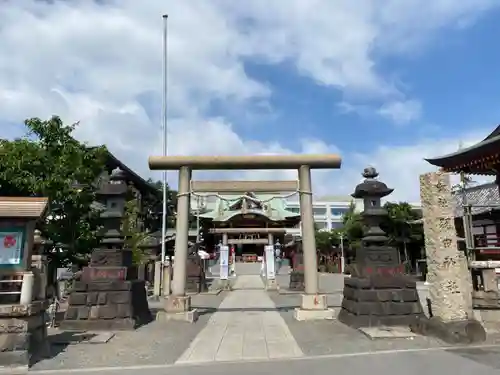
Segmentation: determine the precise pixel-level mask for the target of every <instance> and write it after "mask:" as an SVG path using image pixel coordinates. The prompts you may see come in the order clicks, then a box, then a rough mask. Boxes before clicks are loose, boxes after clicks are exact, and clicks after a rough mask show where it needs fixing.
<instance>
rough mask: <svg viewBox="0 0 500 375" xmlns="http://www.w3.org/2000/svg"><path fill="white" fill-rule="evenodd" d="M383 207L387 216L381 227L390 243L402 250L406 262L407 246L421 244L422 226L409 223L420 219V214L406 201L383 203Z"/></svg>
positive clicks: (407, 259)
mask: <svg viewBox="0 0 500 375" xmlns="http://www.w3.org/2000/svg"><path fill="white" fill-rule="evenodd" d="M384 208H385V209H386V210H387V212H388V216H387V219H386V220H385V221H384V222H383V223H382V226H381V227H382V229H384V230H385V231H386V233H387V235H388V237H389V238H390V240H391V243H392V244H393V245H395V246H397V247H399V248H400V249H401V250H402V251H403V254H404V261H405V262H408V261H409V255H408V249H409V247H410V246H417V247H420V246H422V245H423V238H424V236H423V229H422V226H417V225H411V224H410V223H411V222H412V221H414V220H418V219H420V214H419V213H418V212H417V211H416V210H414V209H413V207H412V206H411V205H410V204H409V203H407V202H399V203H391V202H387V203H385V204H384ZM408 266H409V264H408Z"/></svg>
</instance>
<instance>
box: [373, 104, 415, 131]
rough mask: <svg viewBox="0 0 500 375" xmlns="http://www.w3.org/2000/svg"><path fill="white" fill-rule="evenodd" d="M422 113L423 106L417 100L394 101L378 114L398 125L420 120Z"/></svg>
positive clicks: (385, 105) (382, 108) (381, 108)
mask: <svg viewBox="0 0 500 375" xmlns="http://www.w3.org/2000/svg"><path fill="white" fill-rule="evenodd" d="M421 111H422V105H421V104H420V102H418V101H417V100H406V101H392V102H389V103H386V104H384V105H383V106H382V107H380V109H379V110H378V113H379V114H380V115H381V116H383V117H386V118H388V119H390V120H392V121H393V122H394V123H396V124H401V125H404V124H408V123H410V122H413V121H415V120H418V119H419V117H420V114H421Z"/></svg>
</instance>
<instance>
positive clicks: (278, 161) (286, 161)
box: [149, 154, 341, 322]
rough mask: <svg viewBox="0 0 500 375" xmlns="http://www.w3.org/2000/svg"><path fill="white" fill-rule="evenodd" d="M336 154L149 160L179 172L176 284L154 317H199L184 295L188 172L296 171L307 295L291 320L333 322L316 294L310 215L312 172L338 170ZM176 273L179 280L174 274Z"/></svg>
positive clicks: (154, 166)
mask: <svg viewBox="0 0 500 375" xmlns="http://www.w3.org/2000/svg"><path fill="white" fill-rule="evenodd" d="M340 165H341V159H340V157H339V156H338V155H332V154H325V155H321V154H320V155H253V156H151V157H150V158H149V168H150V169H151V170H179V198H178V200H177V224H176V230H177V233H176V241H175V261H174V268H173V271H174V279H173V281H174V283H173V284H174V285H173V288H172V295H170V296H168V297H167V299H166V302H165V305H164V306H165V311H162V312H161V313H160V314H159V316H158V317H160V318H161V319H174V320H184V321H189V322H193V321H195V320H196V318H197V313H196V310H195V309H192V308H191V298H190V297H189V296H186V292H185V286H186V260H187V250H188V249H187V242H188V230H189V226H188V217H189V194H190V186H189V181H190V177H191V170H195V169H196V170H251V169H254V170H259V169H273V170H279V169H296V170H298V174H299V190H300V191H299V194H300V204H301V221H302V224H301V225H302V237H303V253H304V279H305V293H304V294H303V295H302V303H301V307H300V308H297V309H295V315H294V316H295V319H297V320H314V319H333V317H334V316H333V315H334V313H333V310H332V309H329V308H328V305H327V300H326V296H325V295H320V294H318V293H319V290H318V269H317V255H316V241H315V237H314V218H313V212H312V190H311V169H312V168H316V169H338V168H340ZM176 274H177V275H176Z"/></svg>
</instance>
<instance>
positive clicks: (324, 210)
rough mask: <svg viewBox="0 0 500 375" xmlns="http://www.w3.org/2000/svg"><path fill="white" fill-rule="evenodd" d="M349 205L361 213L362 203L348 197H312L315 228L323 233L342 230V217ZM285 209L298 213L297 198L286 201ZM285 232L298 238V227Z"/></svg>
mask: <svg viewBox="0 0 500 375" xmlns="http://www.w3.org/2000/svg"><path fill="white" fill-rule="evenodd" d="M351 204H354V205H355V210H356V211H363V202H362V201H358V200H357V199H354V198H352V197H349V196H325V197H313V216H314V222H315V224H316V226H317V228H318V229H320V230H325V231H330V230H332V229H336V228H342V220H343V216H344V214H345V213H346V212H348V211H349V209H350V206H351ZM286 208H287V209H288V210H290V211H293V212H296V213H299V212H300V204H299V201H298V200H297V198H295V199H290V200H287V205H286ZM287 231H288V232H289V233H291V234H293V235H297V236H300V225H298V226H297V228H293V229H289V230H287Z"/></svg>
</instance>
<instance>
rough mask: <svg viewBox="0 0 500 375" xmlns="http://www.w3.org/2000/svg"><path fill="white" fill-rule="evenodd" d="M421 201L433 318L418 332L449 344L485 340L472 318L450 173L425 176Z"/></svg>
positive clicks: (465, 265) (419, 328)
mask: <svg viewBox="0 0 500 375" xmlns="http://www.w3.org/2000/svg"><path fill="white" fill-rule="evenodd" d="M420 199H421V202H422V213H423V222H424V234H425V252H426V257H427V281H429V284H430V285H429V300H430V303H429V305H430V310H431V313H432V317H431V318H430V319H429V320H428V321H423V322H422V324H421V325H420V326H419V327H417V330H419V331H421V333H427V334H432V335H435V336H437V337H439V338H440V339H442V340H444V341H448V342H450V341H451V342H477V341H483V340H484V339H485V338H486V333H485V331H484V328H483V327H482V325H481V324H480V323H479V322H477V321H476V320H473V319H472V280H471V275H470V272H469V270H468V266H467V259H466V257H465V254H464V253H463V252H461V251H459V250H458V244H457V234H456V229H455V221H454V220H455V218H454V213H453V203H452V202H453V198H452V195H451V187H450V176H449V174H447V173H443V172H435V173H426V174H424V175H421V176H420Z"/></svg>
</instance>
